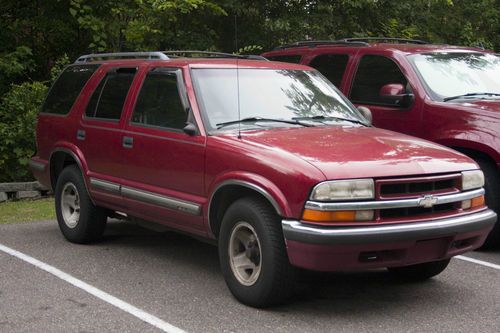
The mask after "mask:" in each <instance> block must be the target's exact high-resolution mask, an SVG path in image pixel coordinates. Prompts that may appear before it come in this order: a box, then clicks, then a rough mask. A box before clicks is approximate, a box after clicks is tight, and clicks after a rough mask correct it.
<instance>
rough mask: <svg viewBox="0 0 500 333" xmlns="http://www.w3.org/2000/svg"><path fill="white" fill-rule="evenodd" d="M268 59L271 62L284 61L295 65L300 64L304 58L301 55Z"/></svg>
mask: <svg viewBox="0 0 500 333" xmlns="http://www.w3.org/2000/svg"><path fill="white" fill-rule="evenodd" d="M266 58H267V59H269V60H271V61H282V62H291V63H294V64H298V63H299V62H300V59H301V58H302V56H301V55H281V56H270V57H266Z"/></svg>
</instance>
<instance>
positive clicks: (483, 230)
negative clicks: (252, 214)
mask: <svg viewBox="0 0 500 333" xmlns="http://www.w3.org/2000/svg"><path fill="white" fill-rule="evenodd" d="M496 219H497V216H496V214H495V213H494V212H493V211H492V210H489V209H486V210H483V211H480V212H477V213H473V214H470V215H465V216H459V217H453V218H446V219H439V220H432V221H426V222H414V223H401V224H395V225H380V226H369V227H368V226H367V227H363V226H361V227H359V226H353V227H322V226H313V225H310V224H305V223H301V222H299V221H292V220H283V221H282V227H283V234H284V237H285V240H286V244H287V250H288V256H289V259H290V262H291V263H292V264H293V265H295V266H298V267H302V268H306V269H311V270H319V271H338V270H353V269H364V268H379V267H391V266H404V265H411V264H417V263H422V262H429V261H436V260H442V259H447V258H450V257H452V256H455V255H458V254H461V253H464V252H467V251H470V250H473V249H476V248H478V247H479V246H481V245H482V244H483V242H484V240H485V239H486V236H487V235H488V233H489V232H490V230H491V229H492V228H493V226H494V224H495V222H496Z"/></svg>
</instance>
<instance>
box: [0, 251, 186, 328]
mask: <svg viewBox="0 0 500 333" xmlns="http://www.w3.org/2000/svg"><path fill="white" fill-rule="evenodd" d="M0 251H2V252H5V253H6V254H8V255H11V256H13V257H16V258H18V259H21V260H23V261H25V262H27V263H29V264H31V265H33V266H35V267H37V268H39V269H41V270H44V271H46V272H47V273H50V274H52V275H54V276H56V277H58V278H59V279H61V280H63V281H66V282H67V283H69V284H72V285H73V286H75V287H77V288H79V289H82V290H83V291H86V292H87V293H89V294H91V295H93V296H95V297H97V298H99V299H101V300H103V301H104V302H106V303H109V304H111V305H113V306H115V307H117V308H119V309H121V310H123V311H125V312H127V313H129V314H131V315H132V316H134V317H137V318H139V319H140V320H142V321H144V322H146V323H148V324H150V325H152V326H154V327H156V328H158V329H160V330H162V331H164V332H168V333H186V332H185V331H183V330H182V329H180V328H178V327H176V326H174V325H172V324H169V323H167V322H165V321H163V320H161V319H160V318H158V317H155V316H153V315H152V314H149V313H147V312H145V311H144V310H141V309H139V308H137V307H135V306H133V305H132V304H129V303H127V302H125V301H122V300H121V299H119V298H116V297H115V296H113V295H110V294H108V293H106V292H105V291H102V290H100V289H98V288H96V287H94V286H91V285H90V284H88V283H86V282H83V281H82V280H79V279H77V278H75V277H74V276H71V275H69V274H68V273H65V272H63V271H61V270H60V269H57V268H55V267H54V266H51V265H49V264H46V263H44V262H42V261H40V260H38V259H35V258H33V257H30V256H28V255H26V254H24V253H22V252H19V251H17V250H14V249H11V248H10V247H7V246H5V245H2V244H0Z"/></svg>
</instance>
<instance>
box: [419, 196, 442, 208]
mask: <svg viewBox="0 0 500 333" xmlns="http://www.w3.org/2000/svg"><path fill="white" fill-rule="evenodd" d="M437 202H438V198H436V197H435V196H433V195H426V196H424V197H423V198H422V199H420V201H419V202H418V205H419V206H421V207H425V208H431V207H432V206H434V205H435V204H436V203H437Z"/></svg>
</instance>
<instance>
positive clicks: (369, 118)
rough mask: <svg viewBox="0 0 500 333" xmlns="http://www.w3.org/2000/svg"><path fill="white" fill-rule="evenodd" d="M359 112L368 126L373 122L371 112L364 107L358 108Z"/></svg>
mask: <svg viewBox="0 0 500 333" xmlns="http://www.w3.org/2000/svg"><path fill="white" fill-rule="evenodd" d="M358 110H359V112H361V114H362V115H363V117H365V119H366V121H367V122H368V125H370V126H371V125H372V122H373V116H372V111H371V110H370V109H368V108H367V107H366V106H358Z"/></svg>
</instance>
